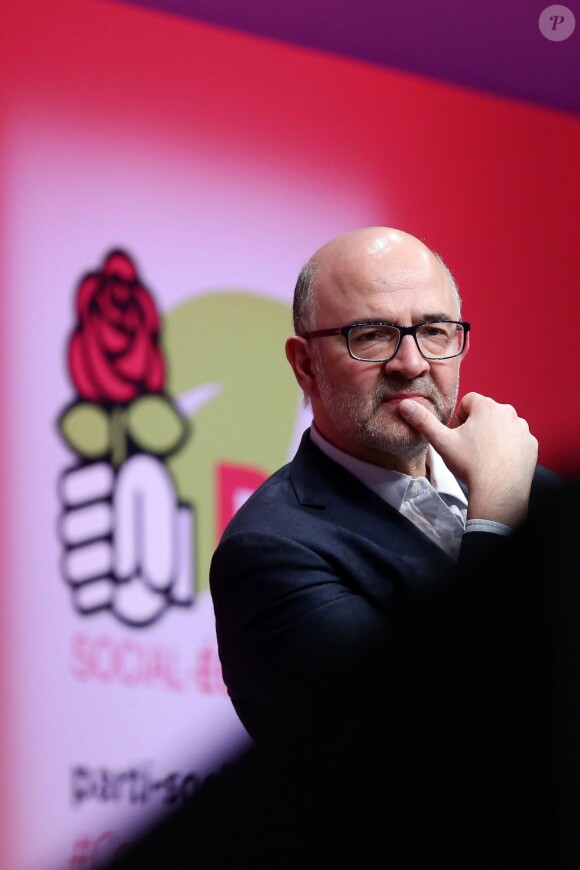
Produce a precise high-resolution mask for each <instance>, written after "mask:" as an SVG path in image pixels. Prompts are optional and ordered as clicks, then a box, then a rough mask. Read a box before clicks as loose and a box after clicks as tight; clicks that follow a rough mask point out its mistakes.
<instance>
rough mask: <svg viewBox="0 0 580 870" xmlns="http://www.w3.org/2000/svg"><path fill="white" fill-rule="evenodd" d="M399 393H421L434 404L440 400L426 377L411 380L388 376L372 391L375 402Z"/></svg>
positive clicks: (439, 396)
mask: <svg viewBox="0 0 580 870" xmlns="http://www.w3.org/2000/svg"><path fill="white" fill-rule="evenodd" d="M401 393H421V395H422V396H425V397H426V398H427V399H430V400H431V401H432V402H434V403H435V404H438V402H439V401H440V400H441V395H440V393H439V391H438V390H437V388H436V387H435V385H434V384H433V383H431V381H429V380H428V379H427V378H414V379H413V380H412V381H409V380H407V379H406V378H400V377H397V378H395V377H392V376H391V377H389V378H387V379H386V380H385V382H384V383H382V384H378V385H377V387H376V390H375V393H374V397H373V398H374V400H375V401H376V402H385V401H388V400H389V399H390V398H391V397H392V396H396V395H400V394H401Z"/></svg>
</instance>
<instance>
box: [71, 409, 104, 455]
mask: <svg viewBox="0 0 580 870" xmlns="http://www.w3.org/2000/svg"><path fill="white" fill-rule="evenodd" d="M60 429H61V432H62V434H63V436H64V438H65V439H66V441H67V443H68V444H70V446H71V447H72V449H73V450H75V451H76V452H77V453H79V454H80V455H81V456H82V457H84V458H85V459H99V458H101V457H102V456H105V455H107V454H108V453H110V451H111V432H110V426H109V415H108V413H107V411H105V409H104V408H101V406H100V405H96V404H94V403H93V402H77V403H76V404H75V405H73V406H72V407H71V408H69V409H68V411H66V412H65V413H64V414H63V416H62V417H61V420H60Z"/></svg>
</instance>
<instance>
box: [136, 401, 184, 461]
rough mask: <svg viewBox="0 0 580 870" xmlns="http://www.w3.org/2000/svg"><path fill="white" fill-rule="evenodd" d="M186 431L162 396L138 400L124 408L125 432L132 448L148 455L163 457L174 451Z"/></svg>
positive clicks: (178, 417)
mask: <svg viewBox="0 0 580 870" xmlns="http://www.w3.org/2000/svg"><path fill="white" fill-rule="evenodd" d="M186 428H187V427H186V425H185V423H184V421H183V420H182V419H181V417H180V416H179V414H178V413H177V411H176V410H175V408H174V407H173V405H172V403H171V402H170V401H169V400H168V399H167V398H165V396H156V395H146V396H141V397H140V398H138V399H135V401H134V402H131V404H130V405H129V407H128V408H127V431H128V433H129V434H130V436H131V438H132V439H133V441H134V442H135V444H136V445H137V446H138V447H139V448H141V450H144V451H145V452H147V453H155V454H157V455H165V454H167V453H170V452H171V451H172V450H175V449H176V447H178V445H179V442H180V441H181V440H182V439H183V438H184V436H185V434H186Z"/></svg>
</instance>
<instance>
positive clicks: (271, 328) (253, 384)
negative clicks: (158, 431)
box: [163, 291, 301, 592]
mask: <svg viewBox="0 0 580 870" xmlns="http://www.w3.org/2000/svg"><path fill="white" fill-rule="evenodd" d="M291 333H292V317H291V311H290V306H288V305H285V304H283V303H280V302H277V301H275V300H272V299H267V298H265V297H261V296H256V295H252V294H249V293H245V292H242V291H221V292H215V293H212V294H208V295H204V296H197V297H194V298H192V299H189V300H188V301H186V302H184V303H183V304H182V305H179V306H178V307H177V308H175V309H174V310H173V311H171V312H170V313H169V314H167V315H166V316H165V317H164V325H163V347H164V352H165V359H166V362H167V384H166V388H167V391H168V392H169V393H170V395H172V396H174V397H175V399H176V400H177V398H178V397H179V395H180V394H182V393H187V392H189V391H190V390H193V389H195V388H197V387H203V386H208V387H211V386H212V385H213V387H214V389H215V395H214V397H213V398H211V399H210V400H209V401H207V403H206V404H204V405H203V406H202V407H200V409H199V410H198V411H197V412H196V413H195V414H194V415H192V417H191V418H190V421H191V429H192V434H191V437H190V438H189V439H188V440H187V441H186V443H185V445H184V447H183V448H182V449H181V450H179V451H178V452H177V453H176V454H175V455H173V456H172V457H171V458H170V459H169V460H168V466H169V467H170V469H171V471H172V473H173V475H174V477H175V481H176V485H177V489H178V493H179V496H180V498H181V499H182V500H183V501H186V502H191V503H192V504H193V505H194V507H195V511H196V523H197V535H196V538H197V539H196V550H197V552H196V589H197V592H200V591H202V590H203V589H206V588H207V586H208V574H209V565H210V560H211V556H212V554H213V551H214V549H215V546H216V544H217V540H216V522H217V520H216V515H217V511H216V508H217V504H216V498H217V494H216V487H215V483H216V481H215V470H216V465H217V463H218V462H232V463H239V464H243V465H244V466H250V467H253V468H256V469H258V470H262V471H264V472H265V473H267V474H270V473H272V472H273V471H275V470H276V469H277V468H279V467H280V466H281V465H283V464H284V463H285V462H287V460H288V452H289V450H290V446H291V439H292V437H293V432H294V425H295V420H296V414H297V411H298V408H299V405H300V402H301V394H300V391H299V389H298V386H297V384H296V381H295V379H294V375H293V373H292V370H291V368H290V366H289V364H288V362H287V360H286V356H285V353H284V343H285V340H286V338H287V337H288V336H289V335H290V334H291Z"/></svg>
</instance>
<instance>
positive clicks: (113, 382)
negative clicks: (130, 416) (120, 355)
mask: <svg viewBox="0 0 580 870" xmlns="http://www.w3.org/2000/svg"><path fill="white" fill-rule="evenodd" d="M85 335H86V338H85V354H86V361H87V366H88V370H89V374H90V377H91V378H92V380H93V381H94V383H95V386H96V388H97V389H98V391H99V393H100V395H101V397H102V399H104V400H105V401H109V402H129V401H131V399H134V398H135V396H136V395H137V394H138V393H139V389H138V388H137V387H136V385H135V384H132V383H130V382H127V380H126V379H125V378H124V377H123V376H122V375H121V374H120V373H119V371H118V364H116V363H115V362H113V360H112V359H111V358H110V357H109V356H108V355H107V354H104V353H103V352H102V351H101V349H100V347H99V345H98V342H97V340H96V336H95V334H94V333H93V332H91V331H90V330H87V331H86V334H85Z"/></svg>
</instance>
